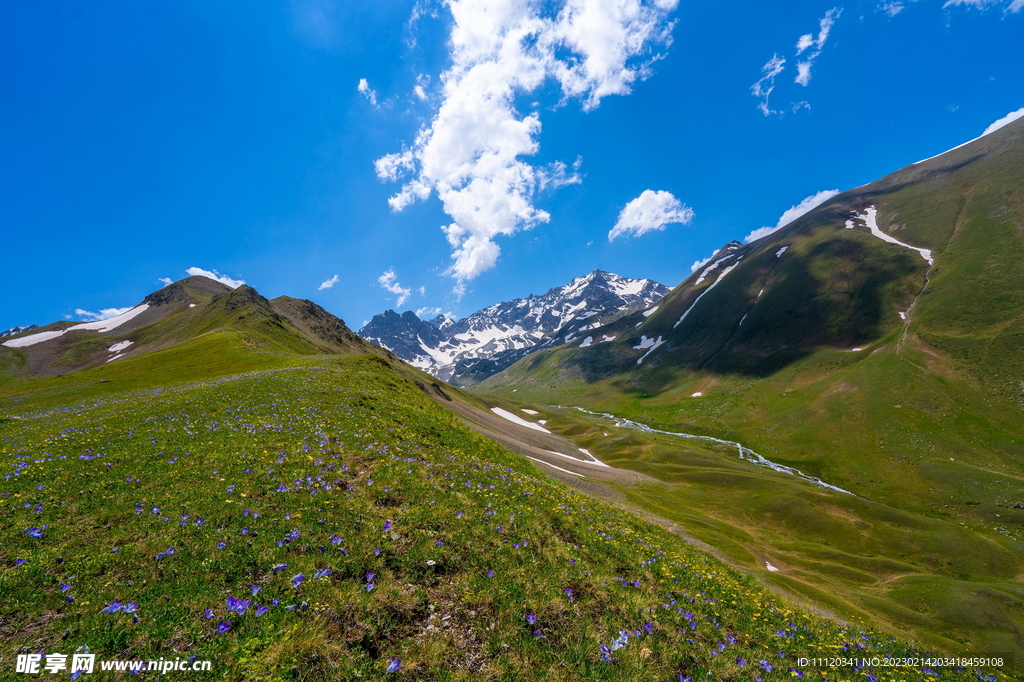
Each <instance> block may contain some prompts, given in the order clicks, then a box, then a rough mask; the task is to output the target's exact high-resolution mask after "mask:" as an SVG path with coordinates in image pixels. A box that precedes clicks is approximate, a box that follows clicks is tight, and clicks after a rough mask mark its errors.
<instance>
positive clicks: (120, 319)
mask: <svg viewBox="0 0 1024 682" xmlns="http://www.w3.org/2000/svg"><path fill="white" fill-rule="evenodd" d="M147 310H149V305H147V304H146V303H143V304H142V305H140V306H135V307H134V308H132V309H131V310H129V311H127V312H123V313H121V314H120V315H118V316H116V317H111V318H110V319H109V320H98V321H96V322H86V323H84V324H76V325H73V326H71V327H68V328H67V329H63V330H61V331H57V332H39V333H38V334H30V335H28V336H23V337H21V338H20V339H12V340H10V341H4V343H3V345H5V346H7V347H8V348H25V347H27V346H34V345H36V344H37V343H42V342H43V341H49V340H50V339H55V338H57V337H58V336H64V335H65V334H67V333H68V332H70V331H76V330H79V329H87V330H90V331H95V332H100V333H101V334H102V333H103V332H109V331H111V330H114V329H117V328H118V327H120V326H121V325H122V324H124V323H125V322H128V321H129V320H131V319H133V318H135V317H137V316H139V315H141V314H142V313H144V312H146V311H147ZM108 362H109V361H108Z"/></svg>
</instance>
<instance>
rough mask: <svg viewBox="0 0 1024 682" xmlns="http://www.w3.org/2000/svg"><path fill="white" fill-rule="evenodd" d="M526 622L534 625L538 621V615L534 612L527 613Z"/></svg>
mask: <svg viewBox="0 0 1024 682" xmlns="http://www.w3.org/2000/svg"><path fill="white" fill-rule="evenodd" d="M526 622H527V623H529V624H530V625H533V624H534V623H536V622H537V616H535V615H534V614H532V613H528V614H526Z"/></svg>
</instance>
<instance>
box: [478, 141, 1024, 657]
mask: <svg viewBox="0 0 1024 682" xmlns="http://www.w3.org/2000/svg"><path fill="white" fill-rule="evenodd" d="M872 207H873V208H874V209H876V210H877V224H878V227H879V228H880V229H881V230H882V231H883V232H884V233H885V234H886V235H889V236H891V237H893V238H895V239H897V240H899V241H901V242H904V243H905V244H906V245H908V246H910V247H914V248H918V249H928V250H930V252H931V254H930V255H931V256H932V257H933V259H934V264H929V263H928V262H927V261H926V260H925V258H924V257H923V256H922V255H921V254H920V253H918V252H917V251H915V250H912V249H911V248H908V247H907V246H901V245H898V244H892V243H888V242H886V241H883V240H882V239H880V238H879V237H878V236H875V235H873V234H872V233H871V232H870V230H869V229H868V227H867V220H866V219H865V216H866V214H867V212H868V209H870V208H872ZM858 216H859V217H858ZM848 221H851V223H852V228H851V227H848ZM783 247H785V250H784V251H783ZM737 254H738V256H742V258H741V259H738V260H739V262H738V264H736V260H737V259H734V260H732V261H728V262H726V263H724V264H723V265H722V266H720V267H718V268H717V269H716V270H713V271H711V272H710V273H708V274H707V276H705V277H704V279H703V281H700V283H699V284H698V280H700V279H701V276H702V274H704V273H703V269H701V270H698V271H697V272H696V273H694V275H693V276H691V277H690V278H688V279H687V281H685V282H683V284H681V285H680V286H679V287H677V288H676V289H675V290H674V291H673V292H672V293H671V294H669V295H668V296H667V297H666V298H665V299H664V300H663V301H662V302H661V303H660V305H659V307H658V309H657V311H655V312H654V313H653V314H651V315H650V316H649V317H643V316H642V315H639V314H638V315H635V316H633V317H632V318H627V319H624V320H621V321H620V322H619V323H618V324H617V325H615V326H612V327H609V328H607V329H597V330H595V331H594V332H593V334H594V338H601V337H602V336H604V335H608V336H615V337H617V338H616V340H615V341H612V342H607V343H599V344H595V345H592V346H590V347H587V348H580V347H579V346H578V344H573V345H567V346H563V347H561V348H558V349H553V350H551V351H544V352H541V353H538V354H536V355H534V356H531V357H530V358H527V359H525V360H523V361H521V362H519V363H517V364H516V365H513V366H512V367H510V368H509V369H507V370H505V372H503V373H501V374H499V375H496V376H495V377H492V378H491V379H489V380H487V381H486V382H484V383H483V384H481V385H480V386H479V387H478V388H479V390H481V391H486V392H490V393H493V394H496V395H501V396H503V397H506V398H515V399H516V400H517V401H528V402H529V403H532V404H533V405H532V406H533V407H536V406H537V405H540V406H551V405H564V406H573V405H575V406H582V407H586V408H588V409H591V410H596V411H600V412H607V413H612V414H614V415H617V416H619V417H623V418H628V419H632V420H635V421H637V422H641V423H643V424H647V425H650V426H653V427H655V428H658V429H661V430H665V431H671V432H683V433H689V434H697V435H710V436H716V437H719V438H722V439H725V440H730V441H737V442H740V443H742V444H743V445H744V446H746V447H748V448H751V449H752V450H753V451H756V452H757V453H759V454H760V455H763V456H764V457H765V458H767V459H768V460H770V461H772V462H776V463H778V464H780V465H784V466H789V467H793V468H796V469H798V470H799V471H801V472H803V473H805V474H807V475H809V476H814V477H819V478H821V479H823V480H824V481H826V482H827V483H829V484H831V485H834V486H837V487H839V488H842V489H845V490H848V491H851V492H852V493H854V494H855V495H856V497H855V498H854V497H851V496H842V495H840V494H833V493H829V492H827V491H823V490H821V489H818V490H814V491H813V495H810V496H808V491H807V489H806V485H805V484H803V483H798V482H797V481H796V480H794V479H793V477H792V476H789V477H786V476H782V475H779V474H771V473H765V470H764V469H763V468H761V467H755V466H754V465H749V464H745V463H738V462H736V461H735V460H736V459H737V456H736V454H735V450H733V451H730V452H724V451H722V452H715V451H714V449H712V450H709V449H708V448H707V447H705V446H704V445H702V443H701V442H699V441H694V440H692V439H689V440H687V439H676V440H675V441H671V442H669V440H665V439H666V438H668V437H661V436H659V437H658V438H657V439H655V440H654V441H650V440H648V439H649V438H651V436H649V435H644V434H637V433H635V432H629V433H627V432H618V437H617V438H612V436H608V437H604V436H600V437H599V433H598V432H600V433H604V432H608V433H612V431H611V430H610V429H609V428H608V426H609V424H610V422H607V421H606V420H605V421H602V420H598V421H593V420H592V419H591V420H590V421H588V418H587V417H586V415H583V414H581V413H575V414H573V413H565V412H561V411H553V410H546V411H545V414H546V415H547V416H548V417H550V418H551V420H552V421H551V423H552V424H553V425H555V426H556V429H557V428H560V429H562V430H561V431H560V432H562V433H566V434H570V435H572V434H577V433H579V434H587V438H588V440H585V441H584V442H586V443H587V445H584V447H588V448H590V449H591V450H592V451H593V452H595V453H598V452H603V453H604V454H605V455H606V456H607V457H611V458H612V460H611V461H613V462H614V463H616V464H617V465H619V466H624V467H627V468H634V469H638V470H641V471H644V472H645V473H648V474H649V475H652V476H655V477H656V478H659V479H660V480H662V481H664V482H665V483H666V487H663V488H660V489H658V490H649V491H646V492H644V493H642V494H641V493H633V495H638V497H636V499H635V500H634V501H635V502H636V504H638V505H640V506H643V507H645V508H650V509H654V510H657V512H658V513H659V514H662V515H663V516H666V517H668V518H672V519H674V520H677V521H679V522H680V523H682V524H683V525H684V526H685V527H686V528H687V529H688V530H689V531H690V532H692V533H694V534H695V535H698V536H703V537H705V538H706V539H707V541H708V542H710V543H711V544H713V545H716V546H722V547H723V548H724V550H723V551H726V553H728V554H729V555H730V559H731V560H733V561H734V562H735V563H737V564H739V565H743V566H746V567H748V568H751V569H754V570H758V571H759V572H760V573H762V574H763V573H765V569H764V561H763V556H765V555H772V556H775V557H776V559H777V560H778V561H779V562H783V563H786V564H787V566H786V567H784V568H785V569H786V570H782V571H780V573H781V574H782V575H783V576H786V575H787V573H788V576H789V577H790V578H791V579H793V580H796V581H797V583H796V584H794V585H791V589H793V590H797V591H801V592H802V593H803V594H805V595H807V596H808V597H809V598H811V599H813V600H815V601H816V602H817V603H822V604H828V603H832V607H833V608H837V609H840V610H844V611H845V612H849V613H860V614H862V615H863V616H864V617H867V618H869V619H871V621H872V622H875V623H878V624H881V625H884V626H887V627H888V628H890V629H891V631H895V632H911V633H913V634H914V636H916V637H919V638H921V639H922V640H928V639H930V638H934V637H942V638H945V639H947V640H955V641H958V642H960V643H961V644H962V645H964V646H966V647H968V648H972V649H973V650H986V649H987V650H991V649H992V647H1009V648H1010V649H1012V650H1013V651H1015V652H1017V655H1018V657H1021V656H1024V616H1022V614H1024V581H1022V578H1024V554H1022V550H1024V544H1022V541H1024V492H1022V491H1024V485H1022V484H1024V419H1022V413H1021V406H1022V402H1021V401H1022V398H1024V365H1022V362H1024V334H1022V330H1024V327H1022V324H1024V285H1022V282H1024V122H1022V121H1018V122H1015V123H1014V124H1011V125H1009V126H1007V127H1005V128H1003V129H1001V130H999V131H997V132H995V133H992V134H990V135H988V136H985V137H983V138H981V139H980V140H978V141H975V142H972V143H971V144H968V145H966V146H964V147H961V148H958V149H956V150H954V151H952V152H949V153H947V154H944V155H941V156H939V157H936V158H934V159H930V160H927V161H925V162H922V163H920V164H916V165H913V166H910V167H908V168H905V169H903V170H901V171H898V172H896V173H894V174H892V175H890V176H887V177H886V178H883V179H881V180H879V181H877V182H874V183H871V184H869V185H866V186H864V187H860V188H858V189H855V190H851V191H849V192H845V193H843V194H840V195H838V196H836V197H834V198H833V199H832V200H830V201H829V202H827V203H826V204H824V205H822V206H821V207H819V208H818V209H816V210H814V211H812V212H810V213H808V214H807V215H805V216H804V217H802V218H800V219H798V220H797V221H795V222H794V223H792V224H790V225H789V226H788V227H786V228H784V229H782V230H780V231H779V232H776V233H775V234H772V235H770V236H768V237H766V238H764V239H762V240H760V241H758V242H754V243H752V244H749V245H746V246H742V247H740V249H739V250H738V251H737ZM734 264H736V265H735V268H734V269H732V270H730V271H729V272H728V274H726V275H725V276H724V277H722V276H721V275H722V272H723V270H724V269H725V267H726V266H728V265H734ZM719 277H721V279H720V280H719ZM712 287H713V288H712ZM698 299H699V301H698ZM687 311H689V312H687ZM684 314H685V318H684ZM680 318H684V319H682V321H681V322H680ZM658 340H660V342H661V343H660V344H657V341H658ZM653 345H657V347H652V346H653ZM639 360H642V362H641V363H639V364H638V361H639ZM570 417H571V418H570ZM560 419H562V420H568V421H561V422H560V421H559V420H560ZM559 425H560V426H559ZM709 467H710V468H711V470H712V471H705V469H707V468H709ZM737 467H739V468H741V469H744V471H743V473H742V475H733V474H730V475H728V476H727V475H726V474H725V471H726V470H729V469H736V468H737ZM758 470H760V471H758ZM713 472H718V473H713ZM702 477H703V478H702ZM698 482H700V483H699V485H698ZM726 539H728V542H726ZM719 543H723V544H719ZM729 547H732V549H731V550H729V549H728V548H729ZM878 562H880V563H878ZM887 562H897V564H898V565H897V564H889V563H887ZM773 563H774V562H773ZM779 566H780V567H781V564H779ZM865 567H868V568H867V569H866V568H865ZM765 579H769V580H777V579H778V576H777V575H776V574H773V575H772V576H765ZM815 595H816V596H815ZM837 599H838V600H839V602H840V603H836V600H837ZM965 614H968V615H965ZM931 641H936V640H934V639H932V640H931Z"/></svg>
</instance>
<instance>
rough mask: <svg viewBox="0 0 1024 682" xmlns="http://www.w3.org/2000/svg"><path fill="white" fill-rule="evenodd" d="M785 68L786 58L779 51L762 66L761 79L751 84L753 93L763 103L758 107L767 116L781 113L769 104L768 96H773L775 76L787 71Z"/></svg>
mask: <svg viewBox="0 0 1024 682" xmlns="http://www.w3.org/2000/svg"><path fill="white" fill-rule="evenodd" d="M785 69H786V60H785V59H784V58H782V57H780V56H779V55H778V54H777V53H776V54H773V55H772V58H771V59H769V60H768V63H767V64H765V65H764V66H762V67H761V74H762V75H761V80H759V81H757V82H756V83H754V84H753V85H751V86H750V92H751V94H753V95H754V97H759V98H760V99H761V103H760V104H758V105H757V108H758V109H760V110H761V113H762V114H764V115H765V116H771V115H772V114H777V113H779V112H777V111H774V110H772V108H771V107H770V106H768V98H769V97H771V94H772V90H774V89H775V77H776V76H778V75H779V74H780V73H782V72H783V71H785Z"/></svg>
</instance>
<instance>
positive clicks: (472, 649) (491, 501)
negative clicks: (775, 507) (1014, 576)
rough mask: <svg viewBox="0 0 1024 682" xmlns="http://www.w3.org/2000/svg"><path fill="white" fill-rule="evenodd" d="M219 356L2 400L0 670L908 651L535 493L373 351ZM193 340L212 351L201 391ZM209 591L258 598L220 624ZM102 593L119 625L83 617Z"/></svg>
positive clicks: (457, 665)
mask: <svg viewBox="0 0 1024 682" xmlns="http://www.w3.org/2000/svg"><path fill="white" fill-rule="evenodd" d="M238 343H239V338H238V337H237V336H232V335H229V334H214V335H208V336H206V337H201V339H198V340H196V341H195V342H193V345H192V346H191V347H188V348H185V349H182V351H181V352H180V353H178V354H177V355H175V354H174V353H175V349H169V350H167V351H163V352H162V353H154V354H151V355H147V356H142V357H139V358H136V359H128V360H126V361H125V362H123V363H120V364H118V365H116V366H115V365H112V366H110V367H108V368H105V369H103V370H89V371H86V372H81V373H78V374H76V375H72V376H69V377H66V378H65V379H64V381H66V382H72V381H73V382H76V386H74V387H72V386H70V384H68V385H66V386H64V387H63V388H62V389H58V390H55V389H52V388H50V387H49V383H51V382H56V381H61V380H56V379H55V380H41V381H40V382H37V383H35V384H29V385H23V386H21V387H20V388H19V389H17V390H15V389H12V388H10V387H8V388H7V390H6V393H5V395H4V396H3V397H0V405H2V406H3V411H4V414H6V415H7V416H6V417H4V418H3V419H0V458H2V461H3V467H4V474H5V475H7V474H11V476H10V477H9V478H5V479H4V487H3V492H2V493H0V509H2V510H3V511H2V512H0V537H2V538H3V540H2V542H0V593H2V594H4V595H5V599H4V600H3V602H2V605H0V628H2V632H3V641H4V644H3V652H4V654H3V659H4V665H5V666H7V665H9V662H10V661H13V655H14V653H16V652H18V651H24V650H29V651H38V650H40V649H45V650H46V651H47V652H55V651H57V652H63V653H70V652H71V651H73V650H75V649H76V648H78V647H80V646H83V645H87V646H88V647H89V648H90V650H91V651H93V652H96V653H98V654H99V657H100V659H101V660H103V659H112V658H128V659H132V658H140V659H156V658H159V657H164V658H175V657H179V656H180V657H181V658H182V659H185V658H188V657H189V656H193V655H194V656H196V657H197V658H198V659H200V660H203V659H211V660H213V661H214V666H215V667H214V671H213V673H211V674H209V675H208V677H209V678H210V679H239V680H242V679H244V680H253V679H267V680H269V679H308V680H318V679H355V678H359V677H363V678H371V679H375V678H383V677H385V676H386V673H385V672H384V671H385V669H386V667H387V665H388V664H389V662H390V661H391V660H392V658H396V659H401V661H402V667H403V671H402V672H400V673H397V674H392V676H399V675H401V676H406V677H409V678H412V679H439V680H440V679H450V680H456V679H508V680H513V679H516V680H519V679H565V680H571V679H616V680H667V679H670V678H675V676H676V675H678V674H680V673H684V676H689V675H697V674H700V675H701V676H702V677H701V679H703V676H705V675H706V676H707V677H712V678H715V679H747V678H752V677H753V676H754V674H755V673H754V672H753V671H754V670H756V671H757V673H756V674H757V675H760V676H761V677H763V678H764V679H766V680H776V679H777V680H782V679H791V678H792V675H793V673H791V672H790V671H789V669H788V668H789V667H790V666H794V665H795V661H794V656H796V655H799V654H817V655H821V654H825V653H838V652H843V651H849V652H851V653H856V654H861V653H870V654H881V653H886V652H888V653H894V654H897V655H898V654H900V653H903V652H906V651H908V650H907V649H906V648H905V647H904V646H903V645H901V644H899V643H898V642H893V641H891V640H889V639H887V638H884V637H880V636H877V635H874V634H871V633H866V634H865V635H864V636H863V637H861V636H860V635H859V634H858V633H857V632H856V631H844V630H843V629H841V628H839V627H838V626H837V625H835V624H833V623H832V622H830V621H828V620H825V619H822V618H819V617H815V616H812V615H809V614H808V613H806V612H804V611H802V610H801V609H798V608H794V607H792V606H790V605H788V604H786V603H785V602H783V601H782V600H780V599H778V598H777V597H775V596H774V595H772V594H770V593H767V592H765V591H764V590H763V589H761V588H759V587H757V585H756V584H755V583H754V582H753V581H751V580H750V579H748V578H744V577H742V576H741V575H739V574H737V573H735V572H734V571H732V570H731V569H729V568H727V567H725V566H724V565H722V564H720V563H718V562H716V561H714V560H712V559H709V558H708V557H706V556H704V555H701V554H700V553H698V552H696V551H694V550H693V549H691V548H689V547H688V546H687V545H685V544H683V543H681V542H680V541H679V539H678V538H677V537H675V536H673V535H671V534H669V533H667V532H664V531H661V530H659V529H657V528H655V527H652V526H650V525H648V524H645V523H643V522H640V521H638V520H636V519H635V518H634V517H632V516H630V515H628V514H624V513H622V512H619V511H617V510H614V509H612V508H609V507H607V506H605V505H603V504H601V503H599V502H594V501H591V500H589V499H585V498H582V497H580V496H579V495H577V494H576V493H573V492H571V491H569V490H568V489H566V488H564V487H562V486H560V485H558V484H555V483H553V482H551V481H550V480H548V479H546V478H544V477H543V476H540V475H539V474H538V473H537V472H536V470H534V469H533V468H532V467H531V466H530V465H528V464H527V463H526V462H525V461H524V460H522V459H521V458H517V457H514V456H512V455H510V454H509V453H507V452H506V451H504V450H502V449H501V448H499V447H497V446H496V445H494V444H493V443H491V442H490V441H487V440H485V439H482V438H481V437H479V436H477V435H476V434H474V433H473V432H471V431H469V430H468V429H466V428H464V427H463V426H462V425H461V424H460V423H459V422H458V421H457V420H456V419H455V418H454V417H453V416H452V415H451V413H449V412H447V411H446V410H444V409H443V408H442V407H441V406H440V405H438V404H437V403H436V402H434V401H433V400H431V399H430V398H428V397H427V396H426V395H425V394H424V392H423V391H422V390H420V388H419V387H417V386H416V385H415V383H413V382H412V381H409V380H406V379H405V378H404V377H403V376H401V375H400V374H398V373H396V372H395V370H394V369H392V368H391V367H390V366H389V365H388V364H387V362H386V361H385V360H383V359H382V358H380V357H375V356H353V357H327V356H321V357H314V358H306V359H301V358H292V359H291V360H285V359H283V356H270V355H266V354H263V355H253V354H251V353H246V352H245V351H244V348H242V347H241V346H239V345H238ZM203 344H209V345H208V346H207V348H208V349H214V348H215V347H217V346H218V345H219V346H220V350H209V351H208V352H209V355H208V357H206V358H205V360H206V362H205V363H204V364H205V365H206V367H207V368H208V369H207V372H208V376H210V377H213V378H203V379H197V377H196V373H195V372H196V370H195V368H189V367H188V366H187V363H188V362H189V361H190V359H191V361H192V362H195V361H197V360H198V359H199V355H198V354H199V353H200V352H201V351H202V347H203ZM232 349H234V350H235V351H237V354H236V355H234V356H232V355H231V354H230V353H231V352H232ZM147 361H148V362H147ZM247 362H248V363H250V364H245V363H247ZM211 363H219V367H212V366H211ZM231 364H235V370H236V371H237V370H241V369H244V370H255V371H248V372H245V373H243V374H231V373H229V372H228V371H227V369H228V366H229V365H231ZM161 366H162V367H163V369H159V368H160V367H161ZM189 370H191V372H190V371H189ZM221 370H223V371H221ZM160 372H163V374H162V375H161V374H160ZM217 374H221V375H222V376H220V377H216V376H215V375H217ZM101 375H105V376H107V377H111V376H113V377H114V379H113V380H110V382H109V383H106V384H96V383H93V380H95V379H96V378H97V377H98V376H101ZM185 378H189V379H192V381H191V382H190V383H186V384H181V383H176V382H180V380H181V379H185ZM118 389H120V390H118ZM139 389H145V390H139ZM15 417H17V418H15ZM387 521H390V522H392V525H391V526H390V528H389V529H387V530H385V522H387ZM31 528H41V529H42V531H43V534H44V536H43V537H42V538H33V537H30V535H29V534H28V533H27V532H26V531H27V529H31ZM171 547H173V553H170V552H169V551H168V548H171ZM158 554H162V555H163V556H162V557H161V558H157V555H158ZM21 560H25V561H21ZM278 564H288V567H287V569H280V570H278V571H275V570H274V569H273V567H274V566H275V565H278ZM324 569H330V574H329V575H327V574H325V575H324V576H323V577H320V578H316V577H314V576H315V575H316V572H317V571H322V570H324ZM488 571H494V573H493V574H489V573H488ZM299 573H301V574H302V575H303V576H304V579H303V581H302V582H301V584H299V585H297V586H293V583H294V582H298V581H297V580H295V579H294V576H296V575H297V574H299ZM371 574H372V575H371ZM632 581H636V582H635V583H634V582H632ZM371 584H372V588H371V587H370V585H371ZM65 585H67V586H70V587H69V588H68V589H67V590H66V591H62V586H65ZM256 588H259V589H258V594H256V595H255V596H253V590H255V589H256ZM567 588H568V589H570V590H572V592H571V594H570V593H568V592H567ZM229 596H230V597H235V598H238V599H252V603H251V604H250V605H248V607H247V608H246V609H245V613H244V614H239V613H232V612H229V611H228V610H227V606H226V600H227V598H228V597H229ZM570 597H571V598H570ZM115 600H120V601H122V602H134V603H137V604H138V611H137V612H136V613H134V614H131V615H129V614H126V613H124V612H123V611H121V612H116V613H102V611H103V609H104V608H105V607H107V605H109V604H111V603H113V602H114V601H115ZM257 604H259V605H260V606H265V607H269V610H267V611H266V612H265V613H262V612H261V615H257ZM290 606H294V607H295V608H294V609H290V608H287V607H290ZM206 609H210V610H211V611H212V614H213V617H212V618H205V617H204V611H205V610H206ZM528 614H533V615H535V616H536V622H535V623H534V624H530V623H528V622H527V620H526V616H527V615H528ZM219 623H229V624H230V630H228V631H226V632H223V633H218V624H219ZM645 625H648V626H649V629H650V632H649V633H648V631H647V628H645ZM621 630H628V631H629V632H630V633H631V634H632V636H631V637H630V638H629V639H628V640H627V642H628V643H627V645H626V646H625V647H624V648H621V649H619V650H617V651H615V652H614V654H613V656H614V658H615V659H616V660H615V661H602V660H601V651H600V644H599V643H600V642H605V643H607V644H609V645H610V644H611V642H612V640H613V639H615V638H617V637H620V631H621ZM713 652H714V653H713ZM780 652H782V653H783V654H785V656H784V657H783V656H781V655H780ZM737 659H739V661H738V660H737ZM762 660H763V661H765V662H766V664H767V666H762V665H761V664H760V663H759V662H760V661H762ZM741 662H742V663H741ZM768 666H770V667H772V671H771V672H766V667H768ZM9 670H10V669H9V668H5V671H4V673H3V674H5V675H6V674H7V672H9ZM806 672H807V676H808V678H812V679H814V678H817V677H818V674H817V673H816V672H815V671H813V670H807V671H806ZM873 673H874V674H875V675H876V676H877V677H878V678H879V679H893V680H898V679H907V678H908V676H915V675H919V674H920V673H918V672H915V671H912V670H911V671H905V670H904V671H898V672H894V671H884V670H881V669H876V670H874V671H873ZM829 676H830V677H832V675H831V674H830V675H829ZM190 677H191V678H193V679H202V678H203V676H202V675H200V674H195V673H193V674H191V675H190ZM100 678H101V677H100V676H98V679H100ZM961 678H962V679H973V675H968V674H967V673H965V674H964V675H963V676H960V675H957V674H955V673H952V672H943V675H942V679H961Z"/></svg>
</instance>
